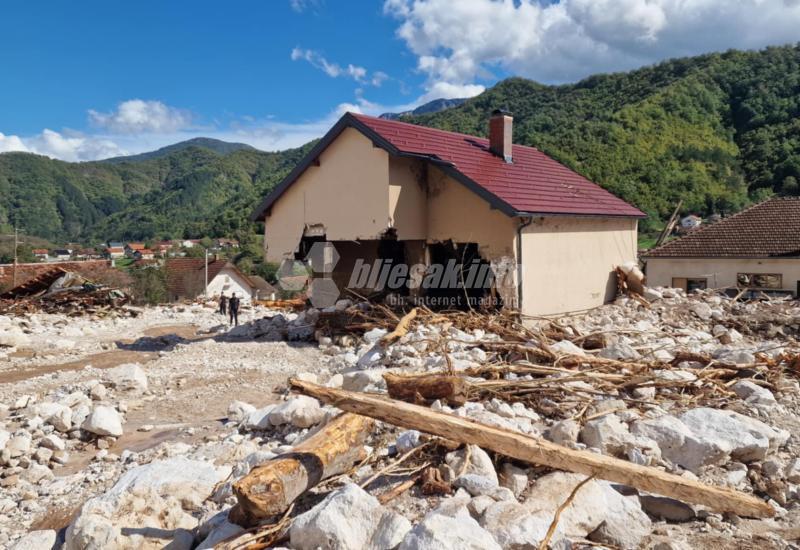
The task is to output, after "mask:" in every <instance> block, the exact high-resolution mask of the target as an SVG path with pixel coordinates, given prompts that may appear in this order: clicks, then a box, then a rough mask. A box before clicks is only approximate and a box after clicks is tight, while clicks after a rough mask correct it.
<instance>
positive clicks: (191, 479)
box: [65, 457, 230, 550]
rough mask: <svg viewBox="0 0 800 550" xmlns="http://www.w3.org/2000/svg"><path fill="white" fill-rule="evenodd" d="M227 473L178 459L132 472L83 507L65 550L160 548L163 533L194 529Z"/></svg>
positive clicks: (212, 467)
mask: <svg viewBox="0 0 800 550" xmlns="http://www.w3.org/2000/svg"><path fill="white" fill-rule="evenodd" d="M229 473H230V468H217V467H215V466H214V465H213V464H211V463H208V462H203V461H198V460H190V459H187V458H184V457H176V458H170V459H166V460H158V461H154V462H151V463H150V464H146V465H144V466H138V467H136V468H133V469H132V470H129V471H127V472H126V473H125V474H124V475H123V476H122V477H121V478H120V479H119V480H118V481H117V483H116V484H115V485H114V486H113V487H112V488H111V489H110V490H109V491H108V492H106V493H105V494H103V495H100V496H98V497H95V498H92V499H90V500H89V501H88V502H86V504H84V505H83V507H82V508H81V510H80V512H79V513H78V516H77V517H76V518H75V519H74V520H73V521H72V523H71V524H70V526H69V528H68V529H67V533H66V544H65V549H66V550H79V549H80V550H100V549H105V548H115V549H122V550H127V549H134V548H136V549H146V550H149V549H155V548H163V547H164V544H165V542H164V538H163V533H164V531H176V530H180V529H185V530H192V529H194V528H195V527H197V524H198V519H197V517H196V516H197V515H199V514H197V512H198V511H199V510H200V509H201V506H202V503H203V501H204V500H205V499H206V498H207V497H208V496H209V495H210V493H211V491H212V490H213V489H214V486H215V485H216V484H217V483H218V482H220V481H222V480H223V479H225V478H226V477H227V476H228V474H229ZM193 513H194V514H193Z"/></svg>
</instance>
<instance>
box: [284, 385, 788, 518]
mask: <svg viewBox="0 0 800 550" xmlns="http://www.w3.org/2000/svg"><path fill="white" fill-rule="evenodd" d="M290 383H291V385H292V388H293V389H295V390H296V391H299V392H301V393H304V394H306V395H310V396H312V397H316V398H317V399H319V400H321V401H323V402H325V403H330V404H332V405H334V406H335V407H338V408H339V409H342V410H345V411H350V412H354V413H357V414H362V415H364V416H370V417H372V418H376V419H378V420H381V421H383V422H388V423H390V424H394V425H395V426H400V427H403V428H408V429H415V430H419V431H421V432H426V433H429V434H433V435H438V436H440V437H446V438H448V439H452V440H455V441H460V442H462V443H469V444H474V445H478V446H480V447H483V448H484V449H490V450H492V451H495V452H498V453H500V454H503V455H505V456H508V457H511V458H516V459H518V460H523V461H525V462H530V463H533V464H541V465H544V466H549V467H551V468H556V469H559V470H567V471H571V472H577V473H581V474H585V475H590V476H595V477H597V478H599V479H605V480H608V481H613V482H615V483H621V484H624V485H629V486H631V487H635V488H637V489H640V490H643V491H647V492H650V493H656V494H659V495H664V496H667V497H671V498H675V499H678V500H682V501H684V502H690V503H694V504H702V505H704V506H708V507H709V508H711V509H713V510H716V511H718V512H733V513H735V514H738V515H740V516H750V517H771V516H773V515H774V514H775V511H774V510H773V508H772V507H771V506H770V505H769V504H767V503H766V502H764V501H762V500H759V499H758V498H756V497H753V496H750V495H746V494H744V493H741V492H738V491H734V490H732V489H724V488H720V487H713V486H711V485H706V484H704V483H699V482H697V481H693V480H690V479H686V478H683V477H680V476H676V475H673V474H668V473H666V472H663V471H661V470H657V469H655V468H650V467H646V466H639V465H638V464H633V463H630V462H626V461H624V460H619V459H616V458H612V457H609V456H604V455H599V454H595V453H590V452H588V451H576V450H572V449H567V448H565V447H562V446H560V445H556V444H555V443H551V442H550V441H546V440H544V439H534V438H531V437H528V436H525V435H522V434H520V433H517V432H513V431H509V430H503V429H500V428H495V427H493V426H485V425H483V424H479V423H478V422H473V421H471V420H467V419H464V418H460V417H457V416H453V415H450V414H445V413H440V412H437V411H432V410H430V409H428V408H425V407H420V406H418V405H411V404H409V403H404V402H402V401H397V400H394V399H388V398H382V397H378V396H374V395H369V394H362V393H357V392H349V391H344V390H338V389H333V388H325V387H322V386H319V385H317V384H311V383H309V382H304V381H301V380H294V379H292V380H291V381H290Z"/></svg>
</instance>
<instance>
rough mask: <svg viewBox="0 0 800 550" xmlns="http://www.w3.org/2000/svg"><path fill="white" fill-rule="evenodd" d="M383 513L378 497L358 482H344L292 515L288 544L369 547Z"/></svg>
mask: <svg viewBox="0 0 800 550" xmlns="http://www.w3.org/2000/svg"><path fill="white" fill-rule="evenodd" d="M383 514H384V510H383V507H382V506H381V505H380V503H379V502H378V499H376V498H375V497H374V496H372V495H370V494H369V493H367V492H365V491H364V490H363V489H361V488H360V487H359V486H358V485H355V484H352V483H350V484H347V485H345V486H344V487H342V488H340V489H337V490H336V491H333V492H331V493H330V494H329V495H328V496H327V497H325V499H324V500H323V501H322V502H320V503H319V504H317V505H316V506H314V507H313V508H312V509H311V510H309V511H308V512H305V513H304V514H301V515H299V516H297V517H296V518H295V520H294V522H293V523H292V527H291V528H290V530H289V538H290V540H291V545H292V548H295V549H297V550H316V549H317V548H321V549H323V550H349V549H350V548H370V547H371V546H370V543H371V541H372V537H373V534H374V533H375V532H376V530H377V528H378V526H379V525H380V522H381V518H382V516H383ZM387 550H388V547H387Z"/></svg>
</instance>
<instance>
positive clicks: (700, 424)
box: [680, 407, 789, 462]
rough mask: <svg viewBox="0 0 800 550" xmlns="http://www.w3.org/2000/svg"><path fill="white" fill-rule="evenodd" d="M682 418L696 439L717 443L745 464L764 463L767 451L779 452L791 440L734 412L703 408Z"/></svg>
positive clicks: (780, 432)
mask: <svg viewBox="0 0 800 550" xmlns="http://www.w3.org/2000/svg"><path fill="white" fill-rule="evenodd" d="M680 419H681V421H682V422H683V423H684V424H685V425H686V426H688V427H689V429H690V430H692V432H693V433H694V434H695V436H696V437H698V438H700V439H702V440H704V441H709V442H714V444H716V445H718V446H719V447H720V448H722V449H725V450H726V451H727V452H728V453H729V454H730V456H731V457H732V458H734V459H736V460H739V461H742V462H750V461H753V460H763V459H764V458H765V457H766V455H767V451H769V450H770V449H773V450H774V449H777V448H778V447H779V446H781V445H783V444H784V443H785V442H786V440H787V439H788V438H789V433H788V432H786V431H785V430H775V429H773V428H771V427H770V426H768V425H766V424H764V423H763V422H761V421H759V420H756V419H754V418H750V417H749V416H744V415H743V414H739V413H737V412H734V411H723V410H718V409H711V408H707V407H703V408H699V409H692V410H690V411H687V412H685V413H683V414H682V415H681V416H680Z"/></svg>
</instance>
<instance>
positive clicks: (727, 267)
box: [647, 258, 800, 292]
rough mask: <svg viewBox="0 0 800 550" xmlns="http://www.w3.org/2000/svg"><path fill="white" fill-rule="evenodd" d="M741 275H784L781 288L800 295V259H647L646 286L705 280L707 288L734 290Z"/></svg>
mask: <svg viewBox="0 0 800 550" xmlns="http://www.w3.org/2000/svg"><path fill="white" fill-rule="evenodd" d="M739 273H757V274H775V275H781V288H780V289H771V290H785V291H791V292H797V285H798V282H800V259H797V258H781V259H767V258H761V259H759V258H648V259H647V284H648V285H650V286H672V279H673V278H675V279H678V278H682V279H687V278H692V279H705V280H706V285H707V287H708V288H734V287H736V276H737V274H739Z"/></svg>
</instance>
